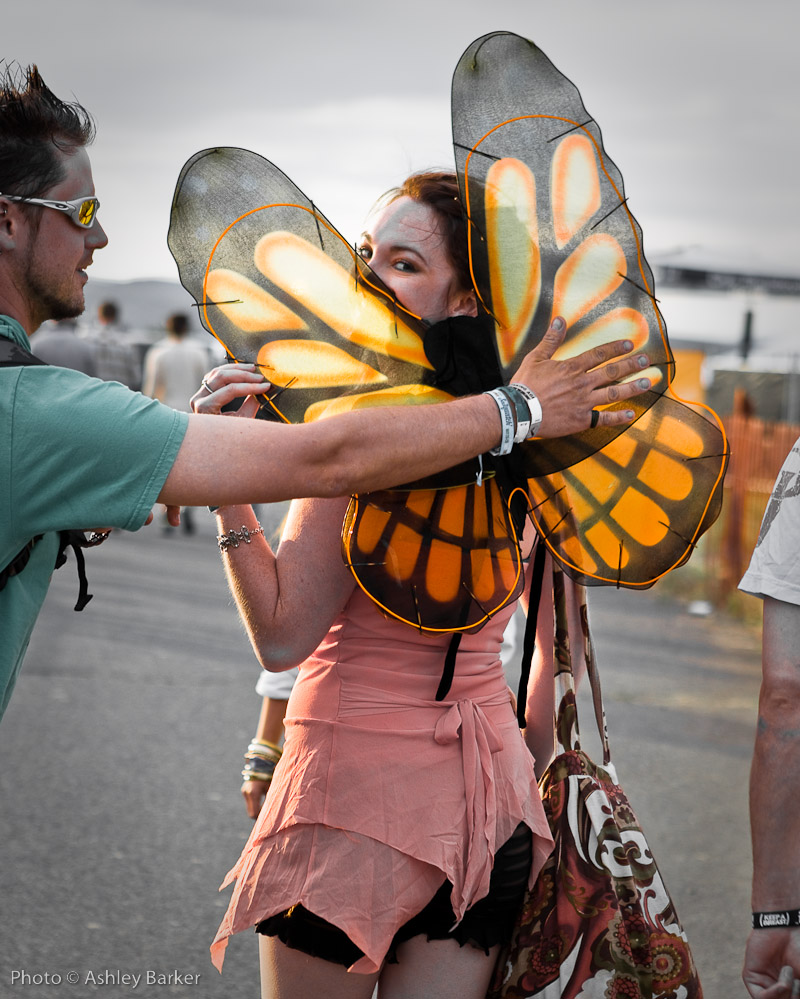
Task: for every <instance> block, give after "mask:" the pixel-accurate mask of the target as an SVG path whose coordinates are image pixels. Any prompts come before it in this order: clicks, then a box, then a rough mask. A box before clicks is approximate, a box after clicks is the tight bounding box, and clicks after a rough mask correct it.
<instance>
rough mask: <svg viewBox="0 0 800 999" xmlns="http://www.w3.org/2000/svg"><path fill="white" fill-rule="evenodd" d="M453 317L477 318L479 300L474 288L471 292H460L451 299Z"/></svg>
mask: <svg viewBox="0 0 800 999" xmlns="http://www.w3.org/2000/svg"><path fill="white" fill-rule="evenodd" d="M450 315H451V316H477V315H478V300H477V298H476V297H475V292H474V290H473V289H472V288H470V290H469V291H459V292H456V294H455V295H453V297H452V298H451V305H450Z"/></svg>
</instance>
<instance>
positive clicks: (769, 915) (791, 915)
mask: <svg viewBox="0 0 800 999" xmlns="http://www.w3.org/2000/svg"><path fill="white" fill-rule="evenodd" d="M791 926H800V909H780V910H779V911H778V912H754V913H753V929H754V930H783V929H786V928H787V927H791Z"/></svg>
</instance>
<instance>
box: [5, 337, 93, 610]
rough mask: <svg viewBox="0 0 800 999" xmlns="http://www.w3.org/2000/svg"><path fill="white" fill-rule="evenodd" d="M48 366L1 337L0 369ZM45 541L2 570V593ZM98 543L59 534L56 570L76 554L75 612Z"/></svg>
mask: <svg viewBox="0 0 800 999" xmlns="http://www.w3.org/2000/svg"><path fill="white" fill-rule="evenodd" d="M37 364H39V365H45V366H46V365H47V362H46V361H43V360H42V359H41V358H40V357H37V356H36V355H35V354H32V353H31V352H30V351H29V350H26V349H25V348H24V347H20V345H19V344H18V343H15V342H14V341H13V340H9V338H8V337H6V336H3V335H2V334H0V368H19V367H32V366H33V365H37ZM41 539H42V535H41V534H37V535H36V537H35V538H31V539H30V541H27V542H26V543H25V545H24V546H23V547H22V549H21V550H20V551H19V552H17V554H16V555H15V556H14V558H12V559H11V561H10V562H9V563H8V565H7V566H5V567H4V568H3V569H1V570H0V590H3V589H4V588H5V585H6V583H7V582H8V581H9V579H11V578H12V576H18V575H19V574H20V573H21V572H22V570H23V569H24V568H25V566H26V565H27V564H28V562H29V560H30V557H31V553H32V552H33V549H34V546H35V545H36V542H37V541H40V540H41ZM94 544H96V542H94V541H87V539H86V536H85V534H84V533H83V531H60V532H59V542H58V555H57V556H56V564H55V568H56V569H60V568H61V566H62V565H64V563H65V562H66V561H67V554H66V552H67V548H71V549H72V550H73V552H75V561H76V562H77V563H78V566H77V567H78V601H77V603H76V604H75V610H76V611H82V610H83V608H84V607H85V606H86V605H87V604H88V603H89V601H90V600H91V599H92V594H91V593H89V581H88V580H87V578H86V560H85V559H84V557H83V551H82V550H81V549H83V548H89V547H93V546H94Z"/></svg>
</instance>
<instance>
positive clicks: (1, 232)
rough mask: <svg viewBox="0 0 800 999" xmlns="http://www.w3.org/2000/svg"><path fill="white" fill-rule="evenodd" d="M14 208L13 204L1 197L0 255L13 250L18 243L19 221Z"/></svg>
mask: <svg viewBox="0 0 800 999" xmlns="http://www.w3.org/2000/svg"><path fill="white" fill-rule="evenodd" d="M14 208H15V206H14V205H13V204H12V202H10V201H6V199H5V198H2V197H0V253H6V252H7V251H8V250H13V249H14V244H15V243H16V238H15V236H16V232H15V230H16V228H17V224H18V219H17V216H16V213H15V210H14Z"/></svg>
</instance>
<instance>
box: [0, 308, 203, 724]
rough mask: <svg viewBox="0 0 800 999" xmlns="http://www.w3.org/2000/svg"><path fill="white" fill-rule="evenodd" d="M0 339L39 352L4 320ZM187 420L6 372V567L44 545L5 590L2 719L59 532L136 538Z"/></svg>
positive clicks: (2, 421)
mask: <svg viewBox="0 0 800 999" xmlns="http://www.w3.org/2000/svg"><path fill="white" fill-rule="evenodd" d="M0 336H5V337H7V338H8V339H11V340H13V341H15V342H16V343H17V344H19V345H20V346H22V347H24V348H26V349H27V350H30V349H31V346H30V341H29V340H28V337H27V335H26V334H25V331H24V330H23V328H22V327H21V326H20V325H19V323H18V322H16V321H15V320H13V319H10V318H9V317H8V316H0ZM187 422H188V415H187V414H186V413H178V412H176V411H175V410H172V409H169V408H168V407H166V406H162V405H161V403H159V402H156V401H155V400H153V399H147V398H145V397H144V396H143V395H140V394H139V393H138V392H131V391H130V389H127V388H125V386H124V385H120V384H118V383H117V382H102V381H98V380H97V379H96V378H89V377H87V376H86V375H84V374H82V373H81V372H79V371H72V370H70V369H68V368H57V367H49V366H38V365H36V366H27V367H7V368H4V367H0V426H2V427H3V432H2V434H0V568H3V567H5V566H6V565H7V564H8V563H9V562H11V560H12V559H13V558H14V557H15V556H16V555H17V553H18V552H19V551H20V550H21V549H22V548H23V546H24V545H25V544H26V542H28V541H29V540H30V539H31V538H33V537H35V536H36V535H37V534H43V535H44V537H43V538H42V540H41V541H39V542H38V543H37V544H36V545H35V546H34V549H33V552H32V554H31V557H30V561H29V562H28V564H27V565H26V566H25V568H24V569H23V571H22V572H20V573H19V574H18V575H17V576H12V577H11V578H10V579H9V580H8V582H7V584H6V586H5V588H4V589H3V590H2V591H0V717H2V715H3V712H4V711H5V709H6V705H7V704H8V700H9V697H10V696H11V691H12V690H13V687H14V684H15V682H16V679H17V675H18V674H19V670H20V667H21V665H22V659H23V656H24V655H25V650H26V649H27V647H28V642H29V640H30V636H31V631H32V630H33V625H34V623H35V621H36V617H37V615H38V613H39V611H40V609H41V606H42V603H43V601H44V598H45V594H46V593H47V588H48V586H49V584H50V577H51V575H52V572H53V568H54V565H55V558H56V553H57V551H58V534H57V533H54V532H58V531H60V530H67V529H70V528H76V529H79V530H91V529H92V528H96V527H122V528H125V529H126V530H136V529H138V528H139V527H141V526H142V525H143V524H144V522H145V520H146V519H147V516H148V514H149V513H150V509H151V508H152V506H153V504H154V503H155V501H156V499H157V497H158V494H159V493H160V492H161V488H162V486H163V485H164V481H165V480H166V478H167V475H168V474H169V471H170V469H171V468H172V464H173V462H174V461H175V457H176V455H177V453H178V450H179V448H180V446H181V442H182V440H183V436H184V434H185V432H186V426H187Z"/></svg>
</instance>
